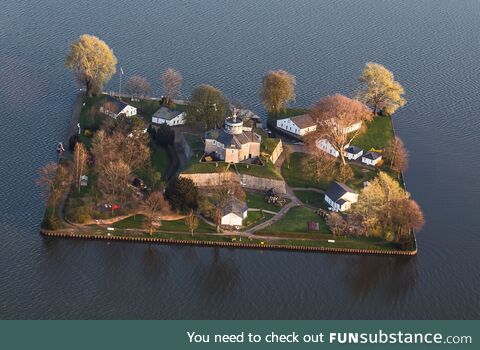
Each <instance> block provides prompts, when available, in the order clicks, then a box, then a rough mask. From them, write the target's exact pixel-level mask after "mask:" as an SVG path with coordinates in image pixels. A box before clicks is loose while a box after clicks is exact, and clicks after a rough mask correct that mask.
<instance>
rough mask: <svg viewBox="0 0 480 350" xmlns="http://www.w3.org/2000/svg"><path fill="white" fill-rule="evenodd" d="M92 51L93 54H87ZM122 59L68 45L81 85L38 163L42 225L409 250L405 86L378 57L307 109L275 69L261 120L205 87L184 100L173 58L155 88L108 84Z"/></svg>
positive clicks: (98, 45) (411, 211) (413, 225)
mask: <svg viewBox="0 0 480 350" xmlns="http://www.w3.org/2000/svg"><path fill="white" fill-rule="evenodd" d="M89 49H92V50H93V52H94V53H95V55H97V56H98V57H97V59H96V60H95V62H93V63H92V62H90V61H89V62H88V63H89V64H85V62H86V61H88V60H91V57H92V52H84V51H86V50H89ZM94 64H98V65H99V66H98V67H97V69H96V70H94V71H95V74H93V73H92V72H91V71H89V69H90V68H91V66H92V65H94ZM116 64H117V61H116V58H115V56H114V55H113V51H112V50H111V49H110V48H109V47H108V46H107V45H106V43H105V42H103V41H101V40H100V39H98V38H96V37H93V36H90V35H82V36H81V37H80V39H79V40H78V41H76V42H74V43H73V44H72V46H71V52H70V53H69V56H68V57H67V59H66V66H67V68H69V69H71V70H72V71H73V72H74V73H75V75H76V76H77V79H78V80H79V81H80V82H82V83H83V87H84V90H83V92H82V93H81V94H80V95H79V97H78V99H77V102H76V103H75V106H74V111H73V116H72V122H71V127H70V128H69V133H68V137H67V139H66V141H65V142H63V141H62V142H60V143H59V144H58V145H57V152H58V161H57V162H54V163H51V164H48V165H46V166H44V167H43V168H42V169H40V174H39V179H38V184H39V185H40V186H41V187H42V189H43V194H44V197H45V199H46V203H47V206H46V211H45V215H44V219H43V222H42V227H41V232H42V234H44V235H46V236H50V237H69V238H82V239H105V240H125V241H139V242H149V243H153V242H158V243H168V244H199V245H209V246H226V247H245V248H260V249H267V248H272V249H291V250H302V251H326V252H339V253H362V254H367V253H371V254H397V255H415V254H416V253H417V244H416V239H415V232H416V231H418V230H420V229H421V227H422V225H423V223H424V218H423V214H422V212H421V209H420V207H419V206H418V204H417V203H416V202H415V201H414V200H413V199H412V198H411V196H410V194H409V193H408V192H407V191H406V187H405V183H404V180H403V175H402V174H403V171H404V170H405V169H406V166H407V164H408V152H407V151H406V149H405V147H404V145H403V142H402V140H401V139H400V138H399V137H398V135H396V134H395V131H394V127H393V117H392V116H393V114H394V112H395V111H396V110H397V109H398V108H400V107H402V106H403V105H404V104H405V100H404V98H403V94H404V92H403V88H402V87H401V85H400V84H399V83H398V82H396V81H395V80H394V76H393V74H392V73H391V72H390V71H388V70H387V69H386V68H385V67H383V66H382V65H380V64H376V63H367V64H366V66H365V68H364V70H363V72H362V74H361V75H360V77H359V78H358V89H357V91H356V92H355V94H354V95H353V96H352V97H347V96H345V95H342V94H338V93H337V94H332V95H330V96H326V97H323V98H320V99H318V101H317V102H316V103H314V104H313V105H312V106H310V107H305V108H299V107H296V108H290V107H289V103H290V102H292V101H293V100H294V98H295V87H296V81H295V77H294V76H293V75H291V74H290V73H288V72H285V71H281V70H277V71H269V72H267V73H266V74H265V76H264V77H263V79H262V84H261V91H262V93H261V102H262V104H263V105H264V106H265V109H266V118H261V117H259V116H258V115H257V114H256V113H255V112H253V111H251V110H249V109H247V108H246V107H245V106H244V105H242V104H240V103H238V102H231V101H229V99H228V98H227V97H226V96H225V95H224V94H223V93H222V92H221V91H220V90H219V89H218V88H215V87H213V86H211V85H206V84H203V85H199V86H197V87H196V88H194V89H193V90H192V91H191V93H190V95H189V98H187V99H180V87H181V85H182V75H181V73H180V72H178V71H176V70H175V69H173V68H169V69H167V70H165V72H164V73H163V74H162V78H161V80H162V85H163V87H164V95H163V96H158V97H154V96H152V95H151V94H150V84H149V82H148V80H147V79H146V78H144V77H141V76H138V75H134V76H131V77H130V78H129V79H128V80H127V81H126V83H125V84H124V86H123V90H122V87H121V85H120V86H119V91H118V92H113V91H103V86H104V84H105V83H106V82H107V81H108V80H109V79H110V78H111V77H112V76H113V75H114V74H115V72H116V68H115V67H116ZM102 69H103V70H104V71H103V72H100V73H99V70H102ZM123 73H124V72H123V69H122V68H121V69H120V72H119V78H120V84H121V79H122V76H123ZM315 98H316V97H315V96H312V99H313V100H314V99H315Z"/></svg>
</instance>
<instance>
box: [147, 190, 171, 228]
mask: <svg viewBox="0 0 480 350" xmlns="http://www.w3.org/2000/svg"><path fill="white" fill-rule="evenodd" d="M167 206H168V204H167V203H166V201H165V198H164V197H163V194H162V193H161V192H152V193H151V194H150V195H149V196H148V198H147V199H146V200H145V201H144V203H143V212H144V213H145V216H146V217H147V221H148V228H149V233H150V235H151V234H153V224H154V222H155V219H157V222H158V221H159V219H160V215H161V210H162V208H165V207H167Z"/></svg>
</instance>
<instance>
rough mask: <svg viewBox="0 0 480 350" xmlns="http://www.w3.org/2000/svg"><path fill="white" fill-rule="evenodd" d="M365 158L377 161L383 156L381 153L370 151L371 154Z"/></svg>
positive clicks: (367, 154)
mask: <svg viewBox="0 0 480 350" xmlns="http://www.w3.org/2000/svg"><path fill="white" fill-rule="evenodd" d="M363 156H364V157H365V158H368V159H371V160H375V159H377V158H380V157H381V156H382V155H381V154H380V153H377V152H372V151H370V152H367V153H365V154H364V155H363Z"/></svg>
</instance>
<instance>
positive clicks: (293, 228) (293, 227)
mask: <svg viewBox="0 0 480 350" xmlns="http://www.w3.org/2000/svg"><path fill="white" fill-rule="evenodd" d="M309 221H316V222H318V223H319V224H320V231H317V232H312V233H311V234H317V233H329V232H330V230H329V229H328V226H327V224H326V223H325V221H324V220H323V219H322V218H321V217H320V216H318V215H317V214H315V213H314V211H313V210H312V209H309V208H306V207H296V208H292V209H290V210H289V211H288V212H287V214H285V216H284V217H283V218H281V219H280V220H279V221H277V222H276V223H274V224H273V225H270V226H268V227H266V228H265V229H263V230H262V231H261V233H273V234H278V235H281V234H284V233H307V234H310V233H309V232H308V227H307V224H308V222H309Z"/></svg>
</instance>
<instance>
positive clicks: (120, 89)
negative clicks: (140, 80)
mask: <svg viewBox="0 0 480 350" xmlns="http://www.w3.org/2000/svg"><path fill="white" fill-rule="evenodd" d="M122 75H123V68H122V67H120V87H119V89H118V95H119V96H118V97H120V95H121V94H122Z"/></svg>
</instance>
